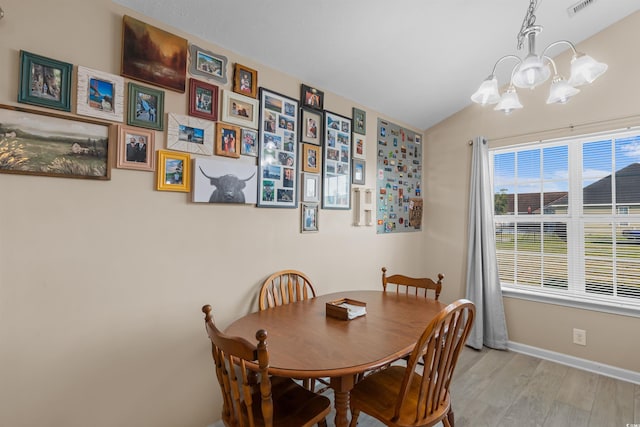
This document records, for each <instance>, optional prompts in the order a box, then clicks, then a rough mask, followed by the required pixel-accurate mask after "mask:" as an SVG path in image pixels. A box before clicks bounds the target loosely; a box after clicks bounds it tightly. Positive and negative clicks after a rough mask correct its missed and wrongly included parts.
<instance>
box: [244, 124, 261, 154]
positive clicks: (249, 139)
mask: <svg viewBox="0 0 640 427" xmlns="http://www.w3.org/2000/svg"><path fill="white" fill-rule="evenodd" d="M241 135H242V146H241V149H240V154H242V155H244V156H253V157H257V156H258V132H257V131H255V130H253V129H242V132H241Z"/></svg>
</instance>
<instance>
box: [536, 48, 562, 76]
mask: <svg viewBox="0 0 640 427" xmlns="http://www.w3.org/2000/svg"><path fill="white" fill-rule="evenodd" d="M545 50H546V49H545ZM540 58H542V59H546V60H547V61H549V62H551V66H552V67H553V75H554V76H555V75H557V74H558V69H557V68H556V61H554V60H553V59H551V57H550V56H547V55H541V56H540Z"/></svg>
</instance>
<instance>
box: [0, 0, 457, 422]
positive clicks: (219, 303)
mask: <svg viewBox="0 0 640 427" xmlns="http://www.w3.org/2000/svg"><path fill="white" fill-rule="evenodd" d="M34 3H36V4H34ZM2 8H3V9H4V11H5V17H4V19H2V20H0V103H2V104H9V105H18V103H17V92H18V82H19V51H20V50H26V51H29V52H32V53H36V54H40V55H43V56H46V57H50V58H53V59H56V60H59V61H65V62H69V63H72V64H74V65H75V66H78V65H82V66H85V67H89V68H93V69H97V70H101V71H104V72H107V73H112V74H119V73H120V55H121V43H122V35H121V28H122V17H123V15H124V14H128V15H131V16H133V17H135V18H137V19H140V20H142V21H145V22H148V23H149V24H152V25H156V26H158V27H161V28H163V29H165V30H167V31H170V32H172V33H174V34H177V35H179V36H182V37H184V38H186V39H188V40H189V41H191V42H195V43H197V44H198V45H199V46H201V47H203V48H206V49H209V50H211V51H214V52H216V53H219V54H221V55H225V56H227V58H228V59H229V68H228V70H227V71H228V72H229V73H230V72H231V70H232V68H231V67H232V64H233V63H235V62H240V63H242V64H243V65H245V66H248V67H251V68H254V69H256V70H258V73H259V85H260V86H264V87H267V88H269V89H271V90H273V91H276V92H278V93H281V94H284V95H288V96H290V97H293V98H296V99H297V98H298V97H299V93H300V84H301V83H307V84H311V82H301V81H299V80H298V79H296V78H294V77H291V76H288V75H285V74H283V73H281V72H277V71H275V70H272V69H269V68H266V67H263V66H262V65H261V64H258V63H255V62H253V61H252V60H251V59H250V58H242V57H238V56H237V55H235V54H234V53H233V52H229V51H226V50H224V49H222V48H220V47H219V46H216V45H213V44H211V43H207V42H205V41H203V40H198V39H196V38H194V37H192V36H190V35H189V34H185V33H181V32H179V31H176V30H175V29H172V28H167V27H165V26H163V25H162V24H161V23H159V22H154V21H153V20H150V19H147V18H145V17H144V16H141V15H139V14H136V13H135V12H133V11H131V10H127V9H124V8H122V7H120V6H118V5H115V4H113V3H112V2H111V1H110V0H94V1H91V2H86V1H82V0H64V1H56V2H46V1H37V2H24V1H19V0H5V1H3V2H2ZM212 19H213V20H215V19H222V17H212ZM74 74H75V72H74ZM74 80H75V75H74ZM74 84H75V82H74ZM74 87H75V86H74ZM221 88H222V89H230V88H231V84H230V83H229V84H227V85H224V86H221ZM320 89H322V88H320ZM73 93H74V96H75V91H73ZM324 103H325V108H326V109H329V110H331V111H334V112H336V113H338V114H341V115H344V116H347V117H351V112H352V107H354V106H355V107H358V108H361V109H363V110H365V111H366V113H367V135H368V136H369V135H370V140H374V138H373V135H374V134H375V132H376V121H377V120H376V119H377V117H381V116H380V115H379V113H377V112H375V111H372V110H370V109H367V108H366V106H362V105H356V104H354V103H353V102H352V101H350V100H348V99H344V98H342V97H340V96H339V95H337V94H332V93H330V92H326V91H325V99H324ZM72 105H75V99H72ZM29 108H33V109H36V110H38V109H40V110H43V109H42V108H39V107H29ZM72 111H75V107H72ZM165 112H174V113H178V114H186V112H187V95H186V94H181V93H177V92H172V91H168V90H167V91H165ZM71 116H74V114H73V113H71ZM383 118H385V119H387V120H390V121H392V122H394V123H398V124H400V125H404V124H403V123H402V118H397V117H395V118H394V117H383ZM413 130H414V131H416V132H420V130H418V129H413ZM164 141H165V135H164V133H163V132H156V148H165V147H164ZM375 156H376V151H375V150H368V151H367V159H366V160H367V163H368V164H369V165H375ZM238 161H247V162H250V161H255V158H254V159H250V158H246V159H245V158H243V159H240V160H238ZM375 176H376V175H375V168H374V167H369V168H367V176H366V186H367V187H372V188H373V187H375ZM424 184H425V180H423V188H424ZM0 196H1V197H2V201H1V202H0V342H1V344H0V383H1V384H2V386H1V387H0V425H2V426H12V427H20V426H35V425H42V426H65V427H74V426H75V427H84V426H87V425H91V426H96V427H100V426H153V427H162V426H166V427H174V426H193V427H204V426H207V425H211V424H213V423H214V422H215V421H217V420H219V419H220V409H221V406H222V402H221V398H220V393H219V391H218V385H217V382H216V379H215V373H214V369H213V363H212V360H211V355H210V345H209V343H208V341H207V338H206V335H205V331H204V325H203V315H202V313H201V311H200V308H201V307H202V306H203V305H204V304H211V305H212V306H213V307H214V316H215V319H216V321H217V322H218V323H219V324H220V325H221V326H223V327H224V326H226V325H227V324H229V323H230V322H231V321H233V320H234V319H236V318H238V317H240V316H242V315H244V314H246V313H248V312H250V311H254V310H256V309H257V304H256V296H257V292H258V289H259V286H260V284H261V282H262V280H264V279H265V278H266V277H267V276H268V275H269V274H271V273H272V272H274V271H276V270H280V269H284V268H295V269H299V270H302V271H304V272H305V273H307V274H308V275H309V276H310V277H311V278H312V279H313V281H314V284H315V286H316V288H317V290H318V292H319V293H321V294H324V293H329V292H337V291H340V290H343V289H378V288H379V287H380V286H381V283H380V268H381V267H382V266H386V267H388V268H389V270H390V271H391V272H393V271H403V272H406V273H407V274H413V275H429V276H436V274H437V273H438V272H442V273H444V274H445V283H447V280H448V279H447V278H448V276H449V275H451V276H452V277H453V278H454V279H453V280H460V278H459V277H456V275H457V273H456V271H457V270H458V269H459V268H460V266H458V265H455V266H451V265H449V266H448V268H450V269H452V270H456V271H447V269H446V268H444V267H445V266H444V265H442V264H441V263H439V262H437V261H434V262H432V260H431V259H429V258H425V257H424V254H425V252H426V247H427V246H428V244H427V242H426V241H425V232H424V231H422V232H416V233H401V234H398V235H377V234H376V230H375V227H354V226H352V225H351V224H352V222H353V212H352V211H351V210H332V211H329V210H321V211H320V218H319V228H320V231H319V232H318V233H311V234H301V233H300V231H299V229H300V210H299V208H298V209H273V208H271V209H269V208H257V207H255V206H250V205H220V204H195V203H192V202H190V196H189V195H188V194H186V193H174V192H161V191H156V190H155V174H154V173H152V172H145V171H135V170H124V169H115V168H114V169H113V170H112V173H111V180H108V181H92V180H83V179H71V178H52V177H43V176H27V175H11V174H0ZM423 226H424V227H425V228H428V227H429V226H430V225H429V218H428V216H425V217H424V218H423ZM429 244H431V243H429ZM451 285H452V286H456V285H454V284H453V282H452V284H451ZM457 296H458V295H457V292H450V293H449V294H448V295H447V297H445V298H444V301H448V300H450V299H451V298H453V297H457Z"/></svg>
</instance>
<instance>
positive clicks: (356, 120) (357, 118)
mask: <svg viewBox="0 0 640 427" xmlns="http://www.w3.org/2000/svg"><path fill="white" fill-rule="evenodd" d="M353 131H354V132H355V133H359V134H360V135H366V134H367V112H366V111H364V110H361V109H359V108H356V107H353Z"/></svg>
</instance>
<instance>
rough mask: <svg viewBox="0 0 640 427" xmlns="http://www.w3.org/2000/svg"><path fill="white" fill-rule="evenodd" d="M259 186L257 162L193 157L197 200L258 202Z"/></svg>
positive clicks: (194, 192)
mask: <svg viewBox="0 0 640 427" xmlns="http://www.w3.org/2000/svg"><path fill="white" fill-rule="evenodd" d="M257 186H258V177H257V167H256V165H255V164H251V163H246V162H234V161H232V160H228V159H216V158H196V159H195V160H194V169H193V201H194V202H197V203H239V204H242V203H247V204H255V203H256V199H257V197H258V195H257V191H256V188H257Z"/></svg>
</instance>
